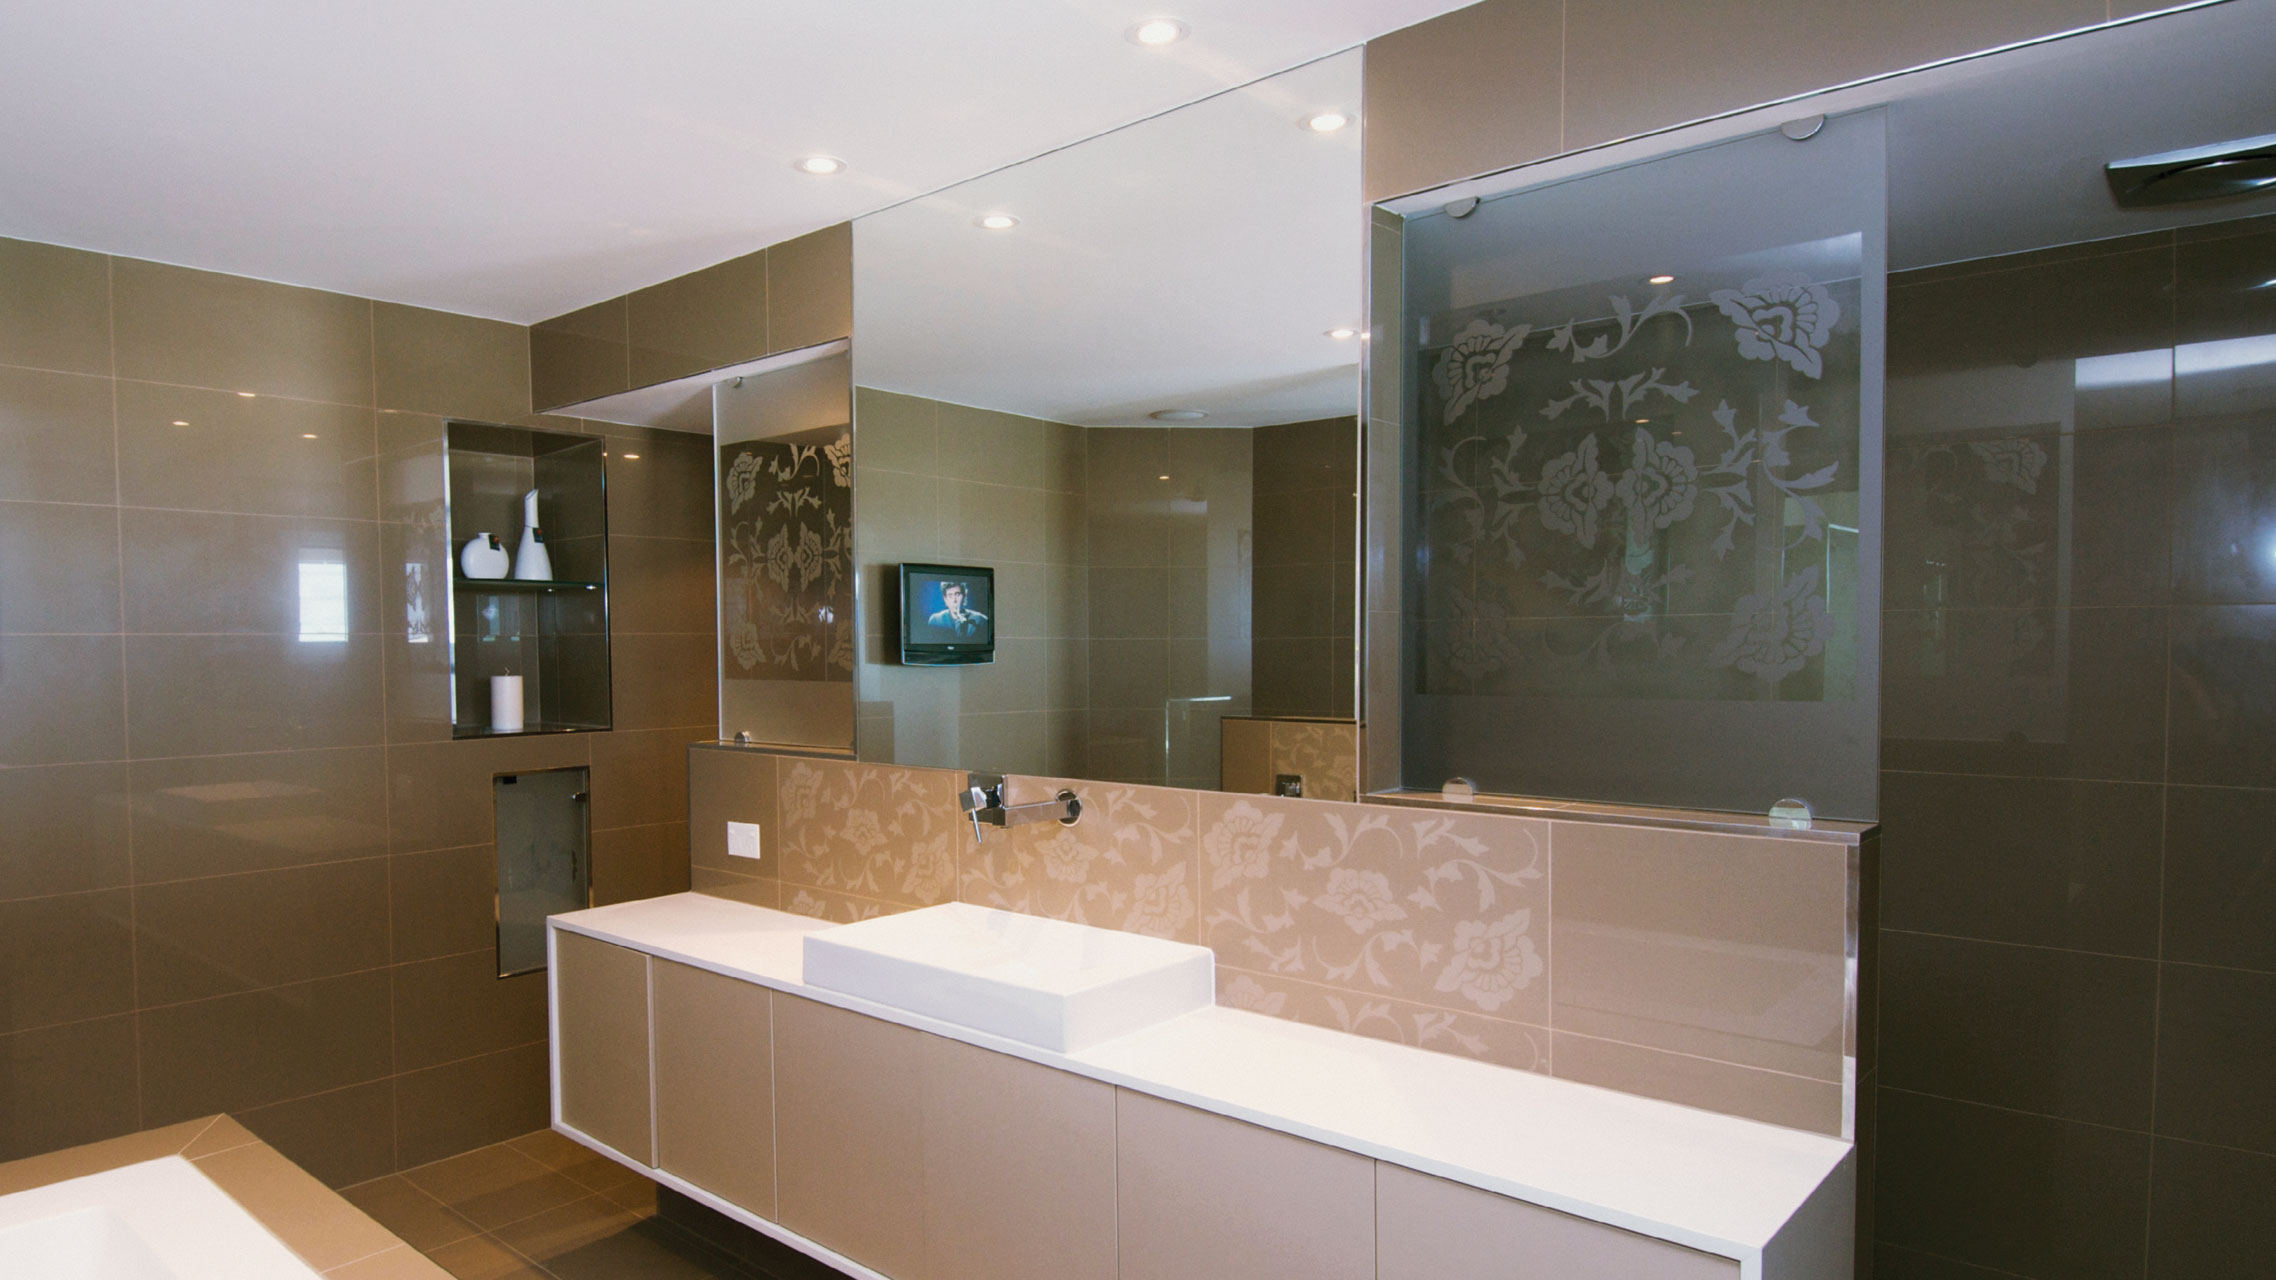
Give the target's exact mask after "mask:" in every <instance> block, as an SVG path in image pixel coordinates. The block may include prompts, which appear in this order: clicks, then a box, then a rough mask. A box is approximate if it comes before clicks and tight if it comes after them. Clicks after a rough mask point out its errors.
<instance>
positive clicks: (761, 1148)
mask: <svg viewBox="0 0 2276 1280" xmlns="http://www.w3.org/2000/svg"><path fill="white" fill-rule="evenodd" d="M652 963H653V966H654V968H653V970H652V972H651V978H650V980H651V982H652V984H653V990H654V996H655V1002H656V1023H655V1025H656V1167H657V1168H659V1169H662V1170H664V1171H665V1172H666V1173H674V1174H678V1175H679V1176H680V1177H683V1178H686V1179H687V1180H688V1181H690V1182H692V1183H694V1184H695V1185H697V1186H699V1187H702V1188H703V1189H704V1190H706V1191H709V1192H710V1193H711V1194H713V1195H715V1196H718V1197H719V1198H721V1199H723V1200H725V1201H727V1202H728V1203H730V1204H736V1205H740V1206H742V1207H743V1208H745V1209H748V1210H750V1211H751V1212H753V1213H755V1214H758V1215H759V1216H760V1217H762V1218H772V1217H774V1216H775V1206H774V1052H773V1045H772V1038H773V1033H772V1027H771V1025H770V1024H771V1021H772V1018H773V1012H774V1011H773V1007H772V996H773V993H772V992H770V991H768V990H767V989H766V988H765V987H762V986H760V985H758V984H757V983H755V982H738V981H736V980H735V979H733V978H723V977H721V976H719V975H718V974H716V973H710V972H707V971H705V970H702V969H697V968H692V967H690V966H688V965H684V964H675V963H673V962H672V961H670V960H656V961H653V962H652Z"/></svg>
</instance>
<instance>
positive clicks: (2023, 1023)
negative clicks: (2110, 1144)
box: [1880, 931, 2157, 1129]
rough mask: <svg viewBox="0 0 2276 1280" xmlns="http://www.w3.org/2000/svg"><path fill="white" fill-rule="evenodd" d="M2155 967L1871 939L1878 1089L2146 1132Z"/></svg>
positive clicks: (1920, 938)
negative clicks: (1876, 946) (1874, 944)
mask: <svg viewBox="0 0 2276 1280" xmlns="http://www.w3.org/2000/svg"><path fill="white" fill-rule="evenodd" d="M2156 1024H2157V963H2156V962H2155V961H2152V960H2130V959H2119V958H2116V957H2111V956H2097V955H2086V954H2083V953H2080V952H2075V951H2054V950H2049V949H2047V948H2043V947H2017V946H2009V945H2006V944H2004V943H1996V942H1971V941H1965V940H1962V939H1958V938H1943V937H1935V936H1930V935H1925V934H1917V933H1902V932H1896V931H1884V932H1883V933H1882V935H1881V1062H1880V1071H1881V1078H1882V1080H1883V1081H1884V1082H1886V1083H1887V1084H1888V1085H1890V1086H1891V1087H1894V1088H1899V1089H1909V1090H1913V1091H1915V1092H1918V1093H1931V1094H1936V1095H1938V1096H1941V1097H1947V1098H1958V1099H1962V1100H1965V1101H1969V1102H1982V1103H1989V1104H1991V1105H1993V1106H2000V1107H2010V1108H2013V1109H2015V1110H2018V1111H2031V1112H2037V1113H2040V1114H2043V1115H2053V1116H2060V1117H2062V1118H2064V1119H2068V1120H2085V1121H2089V1122H2091V1123H2095V1124H2108V1125H2117V1126H2121V1127H2127V1128H2137V1129H2146V1128H2148V1127H2149V1118H2150V1075H2151V1052H2150V1050H2151V1044H2152V1041H2153V1039H2154V1038H2155V1027H2156Z"/></svg>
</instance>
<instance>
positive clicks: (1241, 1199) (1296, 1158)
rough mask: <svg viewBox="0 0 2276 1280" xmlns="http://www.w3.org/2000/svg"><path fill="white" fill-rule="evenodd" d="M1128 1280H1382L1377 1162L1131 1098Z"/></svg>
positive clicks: (1122, 1156) (1119, 1148)
mask: <svg viewBox="0 0 2276 1280" xmlns="http://www.w3.org/2000/svg"><path fill="white" fill-rule="evenodd" d="M1116 1112H1117V1116H1116V1124H1115V1133H1116V1143H1115V1165H1116V1169H1117V1173H1118V1181H1119V1184H1120V1185H1119V1197H1118V1198H1119V1201H1120V1205H1121V1237H1122V1239H1121V1256H1122V1280H1197V1278H1199V1277H1210V1278H1212V1280H1217V1278H1230V1277H1239V1278H1240V1280H1374V1277H1375V1162H1374V1161H1373V1160H1370V1159H1368V1158H1367V1157H1365V1156H1361V1155H1354V1154H1352V1153H1351V1152H1349V1151H1338V1150H1336V1149H1335V1148H1333V1147H1324V1146H1321V1145H1320V1144H1318V1143H1316V1142H1306V1141H1304V1140H1303V1139H1301V1138H1293V1137H1290V1136H1289V1135H1287V1134H1285V1133H1276V1132H1274V1131H1273V1130H1270V1129H1260V1128H1258V1127H1257V1126H1255V1125H1252V1124H1244V1123H1242V1122H1241V1121H1238V1120H1228V1119H1226V1118H1225V1117H1223V1116H1217V1115H1211V1114H1209V1113H1208V1112H1205V1111H1196V1110H1194V1109H1193V1108H1191V1107H1181V1106H1178V1105H1177V1104H1175V1103H1170V1102H1163V1101H1162V1100H1160V1099H1159V1098H1150V1097H1147V1096H1146V1095H1144V1094H1139V1093H1132V1092H1130V1091H1129V1090H1127V1089H1124V1090H1121V1091H1119V1093H1118V1096H1117V1106H1116Z"/></svg>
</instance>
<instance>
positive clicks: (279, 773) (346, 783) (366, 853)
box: [131, 747, 387, 884]
mask: <svg viewBox="0 0 2276 1280" xmlns="http://www.w3.org/2000/svg"><path fill="white" fill-rule="evenodd" d="M131 776H132V781H133V800H132V804H133V819H134V831H135V837H136V841H137V845H136V861H135V874H136V878H137V879H139V880H140V881H141V882H142V883H144V884H152V883H156V882H159V881H165V880H188V879H193V878H196V877H199V876H217V875H227V874H231V873H234V872H241V871H266V870H272V869H275V868H278V867H290V866H302V865H307V864H311V863H320V862H344V861H348V860H350V859H355V858H370V857H377V856H380V855H383V854H385V853H386V852H387V766H386V761H385V760H384V758H383V753H382V752H381V750H380V749H379V748H377V747H348V748H342V749H339V750H331V751H265V752H260V753H258V754H254V755H239V756H190V757H182V758H175V759H165V760H143V761H138V762H136V763H135V764H134V766H133V772H132V775H131Z"/></svg>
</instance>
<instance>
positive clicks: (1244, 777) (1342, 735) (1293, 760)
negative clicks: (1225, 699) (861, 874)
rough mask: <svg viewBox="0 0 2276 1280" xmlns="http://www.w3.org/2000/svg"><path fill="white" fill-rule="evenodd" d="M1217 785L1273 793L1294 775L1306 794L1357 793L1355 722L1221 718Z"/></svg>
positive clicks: (1336, 796)
mask: <svg viewBox="0 0 2276 1280" xmlns="http://www.w3.org/2000/svg"><path fill="white" fill-rule="evenodd" d="M1224 727H1225V737H1224V743H1225V750H1224V768H1223V769H1222V770H1221V771H1220V773H1219V775H1218V779H1217V787H1216V789H1217V790H1220V791H1245V792H1252V793H1255V794H1259V795H1277V794H1279V780H1280V779H1281V778H1283V777H1288V776H1294V777H1295V778H1297V779H1299V781H1300V783H1301V785H1302V786H1303V788H1304V790H1303V795H1304V798H1305V799H1307V800H1357V799H1358V798H1359V725H1358V723H1357V722H1356V721H1351V720H1264V719H1257V718H1253V717H1248V716H1227V717H1226V718H1225V726H1224Z"/></svg>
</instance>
